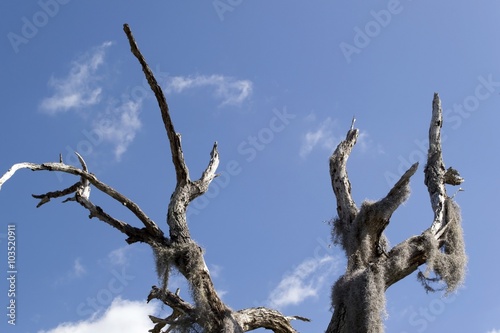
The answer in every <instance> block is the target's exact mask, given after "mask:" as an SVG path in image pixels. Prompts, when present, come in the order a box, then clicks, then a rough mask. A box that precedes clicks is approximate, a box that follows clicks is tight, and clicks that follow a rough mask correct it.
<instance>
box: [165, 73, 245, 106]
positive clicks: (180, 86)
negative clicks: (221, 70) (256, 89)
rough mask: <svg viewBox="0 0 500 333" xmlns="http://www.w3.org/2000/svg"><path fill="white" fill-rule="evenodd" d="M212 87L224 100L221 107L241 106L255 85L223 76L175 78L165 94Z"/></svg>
mask: <svg viewBox="0 0 500 333" xmlns="http://www.w3.org/2000/svg"><path fill="white" fill-rule="evenodd" d="M205 86H212V87H214V88H215V93H214V94H215V97H216V98H218V99H222V103H221V104H220V105H221V106H226V105H234V106H238V105H241V104H242V103H243V102H244V101H245V100H246V99H247V98H249V97H250V95H251V94H252V90H253V84H252V82H251V81H249V80H235V79H234V78H231V77H227V76H223V75H216V74H214V75H210V76H206V75H196V76H188V77H185V76H174V77H171V78H169V79H168V80H167V84H166V86H165V92H166V93H167V94H169V93H181V92H183V91H184V90H187V89H193V88H199V87H205Z"/></svg>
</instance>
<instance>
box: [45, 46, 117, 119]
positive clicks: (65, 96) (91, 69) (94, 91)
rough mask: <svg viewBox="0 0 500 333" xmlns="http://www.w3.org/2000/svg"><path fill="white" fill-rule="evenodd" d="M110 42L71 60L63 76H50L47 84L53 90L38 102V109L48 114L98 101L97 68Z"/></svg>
mask: <svg viewBox="0 0 500 333" xmlns="http://www.w3.org/2000/svg"><path fill="white" fill-rule="evenodd" d="M111 45H112V43H111V42H104V43H103V44H101V45H100V46H98V47H96V48H95V49H93V50H92V51H91V52H88V53H86V54H84V55H83V56H81V57H80V58H78V59H77V60H75V61H73V63H72V65H71V69H70V71H69V74H68V75H67V76H66V77H65V78H55V77H52V78H51V79H50V80H49V82H48V85H49V87H51V88H52V89H53V90H54V94H53V95H52V96H51V97H48V98H45V99H43V100H42V102H41V103H40V109H41V110H42V111H44V112H46V113H48V114H56V113H59V112H65V111H69V110H71V109H79V108H83V107H88V106H92V105H95V104H97V103H99V101H100V100H101V95H102V88H101V87H99V86H98V85H97V82H98V81H99V77H98V76H97V74H96V73H97V70H98V69H99V67H100V66H101V65H102V64H103V63H104V56H105V54H106V49H107V48H108V47H109V46H111Z"/></svg>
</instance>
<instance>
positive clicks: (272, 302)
mask: <svg viewBox="0 0 500 333" xmlns="http://www.w3.org/2000/svg"><path fill="white" fill-rule="evenodd" d="M336 269H337V263H336V259H335V258H334V257H332V256H325V257H323V258H309V259H306V260H305V261H303V262H302V263H301V264H300V265H299V266H297V267H296V268H295V269H294V270H293V271H292V272H291V273H289V274H287V275H286V276H284V277H283V279H282V280H281V281H280V283H279V284H278V286H277V287H276V288H275V289H274V290H273V291H272V292H271V293H270V295H269V298H268V304H269V306H270V307H273V308H283V307H285V306H288V305H297V304H300V303H302V302H303V301H305V300H306V299H308V298H311V297H317V296H318V293H319V291H320V290H321V289H322V288H323V286H324V285H325V282H326V281H327V279H326V278H327V277H328V276H330V275H331V274H333V273H334V272H335V271H336Z"/></svg>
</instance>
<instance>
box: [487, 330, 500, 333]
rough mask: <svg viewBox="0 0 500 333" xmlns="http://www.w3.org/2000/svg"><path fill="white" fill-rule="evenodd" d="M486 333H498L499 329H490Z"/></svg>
mask: <svg viewBox="0 0 500 333" xmlns="http://www.w3.org/2000/svg"><path fill="white" fill-rule="evenodd" d="M488 333H500V329H499V330H497V329H495V330H491V331H488Z"/></svg>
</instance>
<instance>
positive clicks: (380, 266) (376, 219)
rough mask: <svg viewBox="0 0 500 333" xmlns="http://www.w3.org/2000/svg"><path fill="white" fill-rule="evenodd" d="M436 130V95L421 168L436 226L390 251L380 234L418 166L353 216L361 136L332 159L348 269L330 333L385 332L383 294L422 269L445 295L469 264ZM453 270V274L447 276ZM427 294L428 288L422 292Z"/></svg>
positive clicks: (351, 137) (454, 177)
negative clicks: (350, 165) (355, 151)
mask: <svg viewBox="0 0 500 333" xmlns="http://www.w3.org/2000/svg"><path fill="white" fill-rule="evenodd" d="M353 124H354V122H353ZM441 126H442V110H441V104H440V100H439V96H438V95H437V94H435V95H434V100H433V108H432V119H431V125H430V130H429V142H430V143H429V153H428V162H427V166H426V168H425V184H426V185H427V187H428V189H429V194H430V197H431V205H432V209H433V210H434V215H435V218H434V221H433V223H432V224H431V227H430V228H429V229H428V230H426V231H424V232H423V233H422V234H421V235H419V236H414V237H411V238H409V239H407V240H405V241H404V242H402V243H400V244H398V245H396V246H395V247H393V248H392V249H390V250H389V249H387V248H386V247H387V242H386V239H385V236H384V235H383V231H384V229H385V228H386V227H387V226H388V224H389V221H390V218H391V216H392V214H393V213H394V211H395V210H396V209H397V208H398V207H399V205H401V204H402V203H403V202H404V201H405V200H406V199H407V198H408V196H409V194H410V187H409V182H410V177H411V176H412V175H413V174H414V173H415V171H416V170H417V167H418V164H414V165H412V166H411V167H410V169H408V171H406V172H405V174H404V175H403V176H402V177H401V179H400V180H399V181H398V182H397V183H396V184H395V185H394V187H393V188H392V189H391V190H390V191H389V193H388V194H387V195H386V196H385V197H384V198H383V199H381V200H379V201H377V202H366V201H365V202H364V203H363V204H362V205H361V207H360V208H359V209H358V207H357V206H356V204H355V203H354V201H353V199H352V196H351V184H350V181H349V178H348V176H347V171H346V163H347V159H348V157H349V155H350V153H351V150H352V148H353V146H354V145H355V143H356V139H357V137H358V133H359V132H358V130H357V129H355V128H353V127H351V129H350V130H349V131H348V133H347V136H346V138H345V140H343V141H342V142H341V143H340V144H339V145H338V147H337V149H336V150H335V152H334V153H333V155H332V156H331V158H330V175H331V179H332V187H333V191H334V193H335V196H336V198H337V214H338V217H337V218H336V219H335V220H334V221H333V223H332V227H333V228H332V236H333V240H334V242H335V243H336V244H338V245H340V246H341V247H342V248H343V250H344V251H345V254H346V257H347V269H346V272H345V274H344V275H343V276H341V277H340V278H339V279H338V280H337V282H336V283H335V284H334V286H333V288H332V306H333V308H334V312H333V315H332V319H331V321H330V324H329V325H328V328H327V330H326V332H327V333H381V332H384V324H383V318H384V315H385V290H386V289H387V288H388V287H389V286H391V285H392V284H394V283H396V282H398V281H399V280H401V279H403V278H404V277H406V276H408V275H409V274H411V273H412V272H414V271H415V270H416V269H417V268H418V267H419V266H420V265H422V264H424V263H427V264H428V266H429V267H430V268H432V269H434V271H435V272H436V274H437V276H438V278H440V279H442V280H444V281H445V282H446V283H447V285H448V291H449V292H450V291H453V290H454V289H455V288H456V287H457V286H458V285H459V284H460V282H461V281H462V279H463V276H464V266H465V263H466V260H465V253H464V249H463V242H461V229H460V221H459V215H457V214H458V211H457V209H458V208H457V207H458V206H456V204H455V203H454V202H453V201H452V198H449V197H448V196H447V195H446V190H445V186H444V184H445V183H449V184H453V185H458V184H460V183H462V181H463V179H462V178H461V177H460V176H459V175H458V173H457V172H456V171H455V170H453V169H451V168H450V169H449V170H448V171H446V172H445V168H444V163H443V160H442V155H441ZM457 216H458V217H457ZM450 265H451V266H452V267H454V269H452V270H450V269H449V268H448V267H449V266H450ZM423 280H424V281H425V277H424V278H423ZM426 287H427V288H430V287H429V286H428V285H427V284H426Z"/></svg>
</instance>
